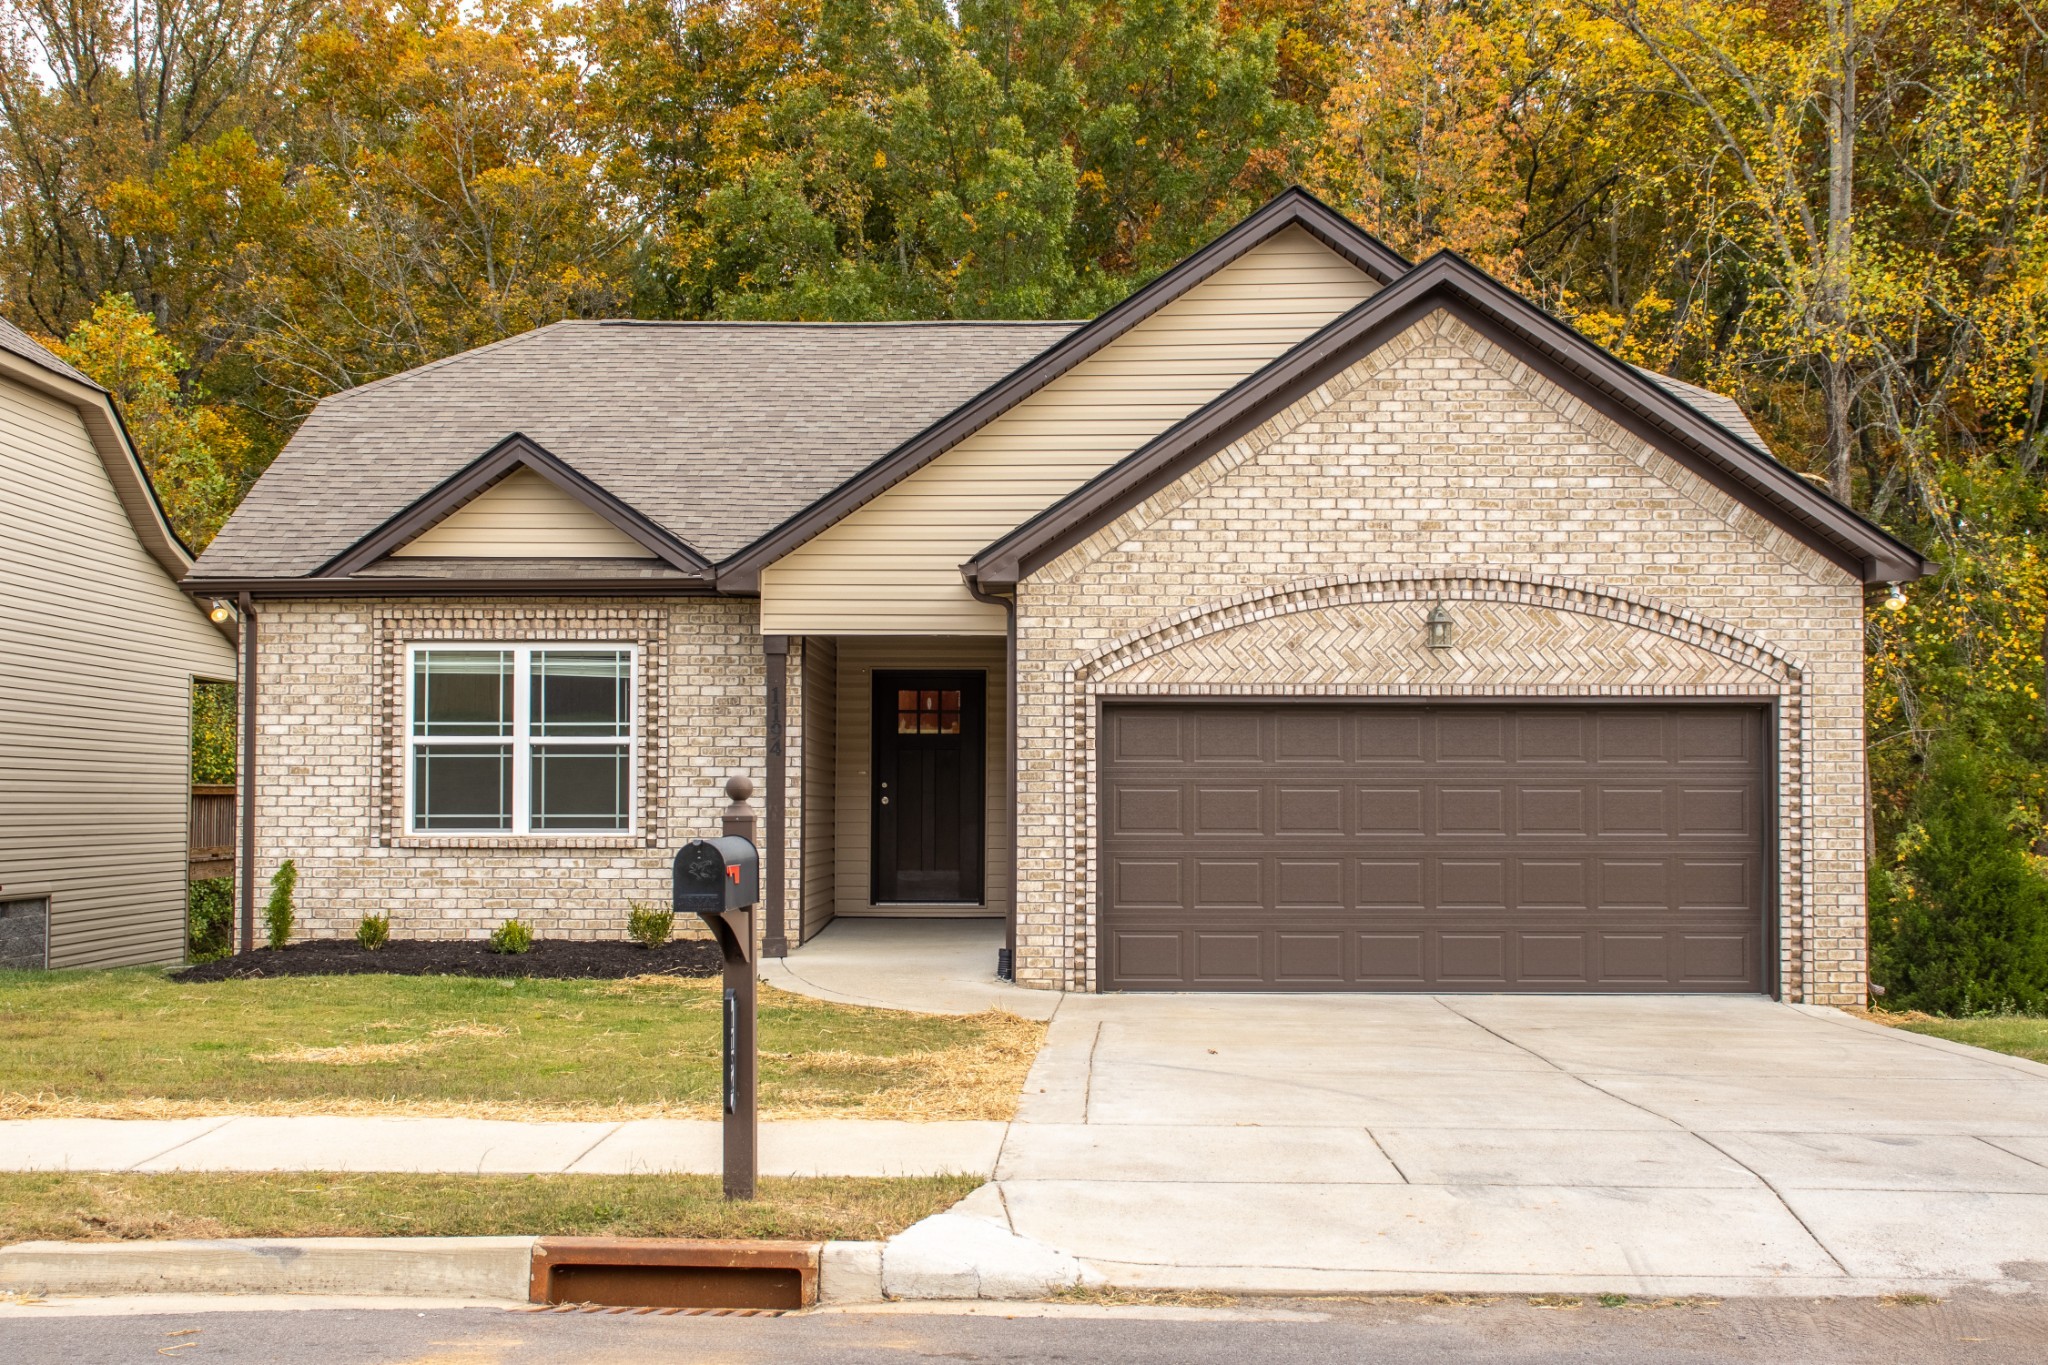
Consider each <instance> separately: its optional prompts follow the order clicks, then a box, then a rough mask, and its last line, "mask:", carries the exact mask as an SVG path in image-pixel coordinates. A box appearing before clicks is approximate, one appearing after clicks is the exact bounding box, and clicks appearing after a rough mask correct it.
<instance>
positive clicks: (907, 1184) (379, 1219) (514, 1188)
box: [0, 1172, 981, 1245]
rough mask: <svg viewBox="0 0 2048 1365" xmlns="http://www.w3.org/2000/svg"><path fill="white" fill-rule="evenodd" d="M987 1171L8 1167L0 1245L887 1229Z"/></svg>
mask: <svg viewBox="0 0 2048 1365" xmlns="http://www.w3.org/2000/svg"><path fill="white" fill-rule="evenodd" d="M980 1183H981V1180H980V1178H979V1177H977V1176H964V1175H960V1176H926V1177H918V1178H906V1179H895V1180H856V1179H850V1178H832V1177H817V1178H812V1179H806V1180H763V1181H762V1182H761V1183H760V1190H759V1197H758V1198H756V1199H754V1200H753V1201H751V1202H749V1203H744V1204H728V1203H726V1202H725V1199H724V1197H723V1196H722V1194H721V1192H720V1181H719V1177H717V1176H715V1175H388V1174H386V1175H370V1174H356V1175H336V1174H324V1173H323V1174H311V1173H306V1172H295V1173H288V1174H262V1175H243V1174H234V1175H217V1174H194V1173H179V1174H173V1175H97V1174H86V1175H79V1174H72V1173H68V1172H66V1173H57V1172H33V1173H26V1174H22V1173H0V1245H6V1244H7V1243H10V1242H25V1241H40V1240H49V1241H70V1242H79V1241H89V1242H105V1241H126V1240H131V1239H137V1238H169V1237H484V1236H519V1237H527V1236H556V1237H565V1236H585V1237H590V1236H602V1237H746V1238H789V1239H792V1240H795V1241H805V1242H822V1241H831V1240H834V1239H843V1240H851V1241H876V1240H880V1239H882V1238H885V1237H891V1236H894V1235H895V1234H896V1233H898V1232H901V1231H902V1230H903V1229H904V1228H907V1227H909V1226H910V1225H911V1224H912V1223H915V1222H916V1221H918V1220H919V1219H920V1218H925V1217H929V1216H930V1215H932V1214H934V1213H938V1212H940V1211H941V1210H943V1209H947V1208H950V1207H951V1206H952V1205H954V1204H955V1203H957V1202H959V1200H960V1199H962V1198H963V1197H964V1196H965V1195H966V1194H967V1192H968V1191H970V1190H972V1189H973V1188H974V1187H975V1186H977V1185H979V1184H980Z"/></svg>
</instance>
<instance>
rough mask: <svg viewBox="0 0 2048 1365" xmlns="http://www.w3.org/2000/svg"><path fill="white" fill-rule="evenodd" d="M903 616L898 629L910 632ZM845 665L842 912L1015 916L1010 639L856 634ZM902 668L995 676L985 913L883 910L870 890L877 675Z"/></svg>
mask: <svg viewBox="0 0 2048 1365" xmlns="http://www.w3.org/2000/svg"><path fill="white" fill-rule="evenodd" d="M903 624H904V623H903V621H902V619H901V618H900V617H899V618H898V619H897V627H896V628H897V630H898V631H901V630H902V629H903ZM838 645H839V649H838V663H839V756H838V772H837V774H836V779H837V784H838V799H837V801H836V803H835V808H834V809H835V814H836V819H835V821H834V824H835V826H836V830H837V835H836V838H835V840H834V850H835V853H834V857H835V860H836V863H837V868H838V875H837V881H838V888H839V889H838V895H837V897H836V898H835V902H834V909H835V912H836V913H838V914H841V915H929V916H934V917H946V918H961V917H965V916H972V915H986V916H992V917H993V916H1006V915H1008V914H1009V913H1010V893H1009V888H1008V887H1007V886H1004V885H1003V884H1002V870H1003V869H1004V868H1005V867H1007V866H1008V865H1009V861H1008V859H1009V847H1010V845H1009V830H1008V829H1007V828H1005V826H1004V821H1003V811H1004V806H1003V753H1004V749H1003V724H1004V720H1005V714H1006V710H1007V708H1006V706H1005V703H1004V700H1003V699H1004V696H1005V691H1004V689H1005V687H1006V686H1007V684H1008V681H1009V680H1008V677H1007V675H1006V669H1005V662H1004V642H1003V641H1002V640H1001V639H1000V638H998V639H994V640H988V639H979V638H976V637H973V636H959V635H955V636H937V637H921V636H920V637H911V638H907V639H905V638H896V639H890V638H884V637H880V636H879V634H876V635H869V636H866V637H854V636H849V637H847V638H843V639H841V640H840V641H839V642H838ZM878 668H879V669H882V670H884V671H887V670H889V669H898V668H905V669H908V668H946V669H980V670H982V671H983V672H984V673H986V674H987V678H988V681H987V684H986V690H985V693H984V701H983V705H984V706H986V707H987V708H988V715H987V717H986V722H985V723H986V730H987V735H988V746H987V753H986V755H985V756H984V759H983V765H984V766H983V778H982V781H983V786H984V790H985V791H986V793H987V809H986V810H985V811H984V812H983V814H982V828H983V829H984V830H985V831H986V835H985V840H986V841H985V843H984V846H983V851H982V887H983V891H984V895H985V901H984V903H983V905H982V906H981V908H980V909H978V910H963V909H961V908H960V907H959V906H931V907H926V906H907V907H906V906H894V907H883V908H877V907H876V906H875V904H874V901H873V898H872V896H871V894H870V892H871V890H872V886H873V882H872V879H871V877H870V875H869V873H870V870H871V868H872V866H873V857H874V839H873V835H874V806H873V805H872V804H871V803H872V802H873V800H874V789H873V782H874V749H873V730H874V721H873V715H872V712H871V711H870V699H871V698H872V697H873V696H874V672H875V670H876V669H878Z"/></svg>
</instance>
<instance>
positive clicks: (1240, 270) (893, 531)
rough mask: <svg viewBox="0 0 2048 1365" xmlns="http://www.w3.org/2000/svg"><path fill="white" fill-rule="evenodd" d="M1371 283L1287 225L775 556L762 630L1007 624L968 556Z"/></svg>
mask: <svg viewBox="0 0 2048 1365" xmlns="http://www.w3.org/2000/svg"><path fill="white" fill-rule="evenodd" d="M1375 288H1376V286H1375V285H1374V283H1373V281H1372V280H1371V279H1370V278H1369V277H1367V276H1366V275H1365V274H1364V273H1363V272H1362V271H1360V270H1358V269H1357V268H1356V267H1354V266H1352V265H1351V264H1350V263H1348V262H1346V261H1345V260H1343V259H1342V258H1341V257H1339V256H1338V255H1336V253H1334V252H1332V251H1331V250H1329V249H1328V248H1327V247H1325V246H1323V245H1322V244H1321V243H1320V242H1318V241H1316V240H1315V238H1313V237H1311V236H1309V234H1308V233H1306V232H1304V231H1302V230H1301V229H1300V228H1289V229H1288V230H1286V231H1285V232H1282V233H1279V234H1277V235H1276V236H1274V237H1273V238H1272V239H1271V240H1269V241H1267V242H1264V243H1262V244H1261V245H1259V246H1257V247H1255V248H1253V249H1252V250H1251V251H1249V252H1247V253H1245V255H1243V256H1242V257H1240V258H1239V259H1238V260H1236V261H1234V262H1232V263H1231V264H1230V265H1227V266H1225V267H1223V268H1222V269H1221V270H1219V271H1217V272H1216V273H1215V274H1214V275H1212V276H1211V277H1210V278H1209V279H1207V280H1205V281H1203V282H1202V283H1201V284H1199V285H1196V286H1195V287H1194V288H1193V289H1190V290H1189V291H1188V292H1187V293H1186V294H1184V295H1182V296H1181V297H1180V298H1178V299H1176V300H1174V301H1173V302H1172V303H1169V304H1167V305H1166V306H1165V307H1164V308H1162V309H1160V310H1159V311H1158V312H1157V313H1155V314H1154V315H1153V316H1151V317H1149V318H1147V319H1146V320H1145V321H1143V322H1141V323H1139V324H1137V325H1136V326H1135V327H1133V328H1132V329H1131V330H1130V331H1129V332H1127V333H1126V334H1125V335H1124V336H1122V337H1120V338H1119V339H1117V340H1116V341H1114V342H1111V343H1110V344H1109V345H1108V346H1106V347H1104V348H1103V349H1102V350H1101V351H1100V352H1098V353H1097V354H1095V355H1094V356H1091V357H1089V358H1088V359H1087V360H1084V361H1082V362H1081V363H1080V364H1078V365H1076V366H1075V367H1074V368H1073V369H1071V370H1069V371H1068V372H1067V373H1065V374H1064V375H1061V376H1060V377H1059V378H1057V379H1055V380H1053V381H1052V382H1051V383H1049V384H1047V385H1046V386H1045V387H1044V388H1043V389H1040V390H1039V391H1038V392H1037V393H1034V394H1032V395H1031V396H1030V397H1028V398H1026V399H1025V400H1023V401H1022V402H1021V403H1019V404H1018V405H1017V406H1016V407H1014V408H1012V409H1011V410H1010V411H1009V412H1007V413H1005V414H1003V415H1002V416H1001V417H998V418H996V419H995V420H994V421H992V422H990V423H989V424H988V425H987V426H985V427H983V428H982V429H981V430H980V431H978V432H976V433H975V434H974V435H972V436H970V437H968V438H967V439H966V440H964V441H962V442H961V443H960V444H959V445H957V446H955V447H954V448H953V449H951V450H949V451H947V452H946V453H945V454H943V455H941V456H939V457H938V458H937V459H936V460H933V461H932V462H931V463H930V464H928V465H926V466H925V467H924V468H922V469H920V470H918V471H917V472H916V473H914V474H912V475H911V476H909V477H908V478H906V479H904V480H903V481H902V482H901V483H899V484H897V485H896V486H895V487H894V488H891V489H889V490H888V491H887V492H885V493H883V494H881V495H880V496H879V497H877V498H875V499H874V500H873V501H872V502H870V503H868V504H867V505H866V506H865V507H862V508H861V509H860V510H858V511H856V512H854V513H853V514H852V515H850V516H848V517H847V518H846V519H845V520H843V521H841V522H839V523H838V524H837V525H835V526H833V527H831V528H830V529H829V530H827V531H825V532H823V533H822V534H820V535H819V536H817V537H816V538H815V539H813V540H812V541H810V542H809V543H808V544H806V545H804V546H802V547H801V548H799V549H797V550H795V551H793V552H792V553H791V554H789V555H788V556H786V557H785V558H783V559H782V560H780V561H779V562H777V563H775V564H774V565H771V566H770V567H769V568H768V569H767V570H766V571H764V573H763V574H762V578H761V608H762V629H764V630H767V631H771V632H787V633H791V634H801V633H809V632H816V633H829V634H837V635H900V634H902V633H904V632H905V631H906V630H920V631H932V632H944V633H948V634H955V635H1000V634H1002V633H1003V629H1004V624H1003V613H1002V611H1001V610H1000V609H998V608H995V607H991V606H988V605H986V604H983V603H980V602H976V601H975V600H974V599H973V598H972V597H970V596H969V595H968V594H967V591H966V589H965V588H964V587H963V586H962V585H961V582H960V564H961V563H962V562H963V561H964V560H966V559H968V558H969V557H970V556H972V555H973V554H974V553H975V552H976V551H978V550H980V549H981V548H982V547H983V546H985V545H987V544H988V543H989V542H991V541H993V540H995V539H996V538H997V537H999V536H1001V535H1003V534H1004V533H1005V532H1007V531H1009V530H1011V529H1012V528H1013V527H1015V526H1017V525H1018V524H1019V523H1021V522H1023V521H1025V520H1027V519H1029V518H1030V517H1032V516H1034V515H1035V514H1037V513H1038V512H1040V511H1042V510H1044V509H1045V508H1046V507H1048V506H1050V505H1051V504H1053V503H1054V502H1057V501H1058V500H1059V499H1060V498H1062V497H1065V496H1066V495H1067V494H1068V493H1071V492H1072V491H1073V490H1074V489H1075V488H1077V487H1079V486H1080V485H1081V484H1083V483H1085V482H1086V481H1087V480H1089V479H1090V478H1092V477H1094V476H1095V475H1096V474H1099V473H1101V472H1102V471H1103V470H1104V469H1106V468H1108V467H1109V466H1110V465H1112V464H1114V463H1116V462H1117V461H1118V460H1120V459H1122V458H1123V457H1124V456H1126V455H1128V454H1130V453H1131V452H1132V451H1133V450H1136V449H1137V448H1138V447H1139V446H1141V445H1143V444H1144V443H1145V442H1146V441H1148V440H1150V439H1151V438H1152V437H1154V436H1156V435H1158V434H1159V433H1160V432H1162V431H1164V430H1165V429H1166V428H1168V427H1169V426H1171V425H1173V424H1174V423H1175V422H1176V421H1179V420H1180V419H1181V418H1183V417H1185V416H1186V415H1187V414H1188V413H1190V412H1192V411H1194V410H1195V409H1196V408H1198V407H1200V406H1201V405H1202V404H1204V403H1207V402H1208V401H1209V400H1211V399H1213V398H1214V397H1216V395H1218V394H1220V393H1222V392H1223V391H1224V390H1226V389H1228V388H1230V387H1231V386H1233V385H1234V384H1236V383H1237V382H1238V381H1239V380H1241V379H1243V378H1244V377H1245V376H1246V375H1248V374H1250V373H1252V372H1253V371H1254V370H1256V369H1258V368H1259V367H1260V366H1262V365H1264V364H1265V363H1266V362H1267V361H1269V360H1271V359H1273V358H1274V357H1275V356H1278V355H1279V354H1281V353H1282V352H1284V351H1286V350H1288V349H1289V348H1291V347H1293V346H1294V345H1296V344H1297V343H1299V342H1300V341H1301V340H1302V339H1303V338H1304V337H1306V336H1308V335H1309V334H1310V333H1311V332H1314V331H1315V330H1317V329H1318V328H1320V327H1322V326H1324V325H1325V324H1327V323H1329V322H1330V321H1331V320H1333V319H1334V318H1336V317H1337V316H1339V315H1340V314H1342V313H1344V312H1346V311H1348V310H1350V309H1351V308H1353V307H1355V306H1356V305H1357V304H1359V303H1361V302H1363V301H1364V300H1365V299H1366V298H1367V297H1369V296H1370V295H1371V294H1372V293H1373V292H1374V290H1375ZM842 896H843V891H842Z"/></svg>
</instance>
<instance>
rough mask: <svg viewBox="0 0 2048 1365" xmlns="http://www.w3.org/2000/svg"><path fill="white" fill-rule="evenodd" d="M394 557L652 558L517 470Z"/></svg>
mask: <svg viewBox="0 0 2048 1365" xmlns="http://www.w3.org/2000/svg"><path fill="white" fill-rule="evenodd" d="M391 555H392V557H393V558H399V559H403V558H418V557H423V556H432V557H437V558H475V559H532V558H561V559H654V558H656V557H657V556H656V555H655V553H654V552H653V551H652V550H650V549H648V548H647V547H646V546H645V545H642V544H641V543H640V542H639V541H637V540H635V539H633V538H632V537H631V536H629V535H627V534H626V533H625V532H624V531H621V530H620V529H619V528H618V527H617V526H615V525H613V524H612V522H611V521H609V520H607V519H606V518H605V517H603V516H600V515H599V514H598V513H597V512H595V511H592V510H591V508H590V507H589V506H588V505H587V504H585V503H583V502H582V501H580V500H578V499H576V498H573V497H571V496H570V495H569V494H568V493H566V492H565V491H563V490H562V489H561V488H560V487H558V486H557V485H555V484H554V483H551V482H550V481H549V480H547V479H545V478H543V477H542V476H541V475H539V474H537V473H535V472H534V470H533V468H532V467H531V466H529V465H524V464H522V465H519V466H517V467H515V468H513V469H512V470H511V471H509V472H508V473H507V474H506V475H505V476H504V477H503V478H501V479H499V480H498V481H497V482H496V483H494V484H492V485H491V486H490V487H488V488H486V489H484V490H483V491H482V492H480V493H478V494H477V495H476V496H475V497H473V498H471V499H470V500H469V501H468V502H466V503H464V504H463V505H462V506H460V507H458V508H456V509H455V510H454V511H452V512H450V513H449V514H448V515H447V516H445V517H443V518H441V520H439V521H437V522H435V523H434V524H433V525H431V526H429V527H427V528H426V529H425V530H423V531H421V532H420V533H419V534H418V535H417V536H414V537H413V538H412V539H411V540H409V541H407V542H406V543H405V544H403V545H400V546H398V547H396V548H395V549H393V550H392V551H391Z"/></svg>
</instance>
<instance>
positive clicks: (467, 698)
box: [412, 649, 512, 736]
mask: <svg viewBox="0 0 2048 1365" xmlns="http://www.w3.org/2000/svg"><path fill="white" fill-rule="evenodd" d="M412 732H413V733H414V734H416V735H445V736H454V735H509V734H511V733H512V654H511V652H510V651H509V650H500V649H488V650H486V649H433V650H421V651H420V652H419V653H418V654H417V655H415V656H414V658H413V720H412Z"/></svg>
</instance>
